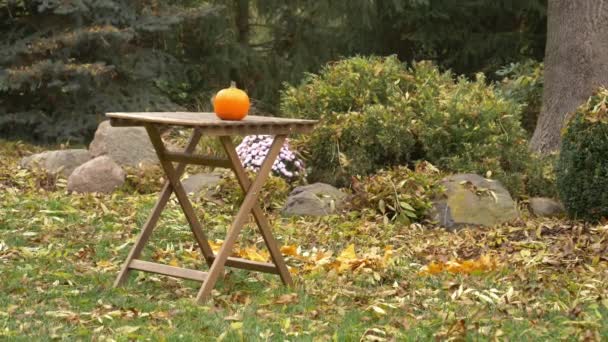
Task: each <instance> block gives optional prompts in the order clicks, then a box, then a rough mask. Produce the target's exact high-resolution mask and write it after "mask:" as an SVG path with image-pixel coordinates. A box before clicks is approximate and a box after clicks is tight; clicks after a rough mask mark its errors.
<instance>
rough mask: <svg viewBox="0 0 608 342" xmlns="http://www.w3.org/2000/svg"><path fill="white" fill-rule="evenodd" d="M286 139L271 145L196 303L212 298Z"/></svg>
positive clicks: (281, 137) (283, 138)
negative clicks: (218, 280) (220, 276)
mask: <svg viewBox="0 0 608 342" xmlns="http://www.w3.org/2000/svg"><path fill="white" fill-rule="evenodd" d="M286 138H287V137H286V136H285V135H278V136H276V137H275V138H274V140H273V142H272V144H271V145H270V148H269V149H268V154H267V155H266V158H265V159H264V162H263V163H262V166H261V167H260V170H259V171H258V175H257V177H256V178H255V180H254V181H253V183H251V185H250V186H249V189H247V194H246V195H245V198H244V199H243V203H242V204H241V207H240V208H239V211H238V212H237V213H236V216H235V217H234V220H233V221H232V224H231V225H230V228H229V229H228V235H227V236H226V239H225V240H224V244H222V247H220V250H219V252H218V253H217V255H216V256H215V258H214V259H215V260H214V261H213V264H212V265H211V268H210V269H209V275H208V277H207V280H206V281H205V282H204V283H203V286H202V287H201V289H200V290H199V291H198V294H197V296H196V301H197V302H198V303H202V302H204V301H205V300H207V299H209V297H210V296H211V290H212V289H213V286H215V282H216V281H217V278H218V277H219V275H220V273H221V272H222V271H223V270H224V265H225V263H226V261H227V260H228V257H229V256H230V254H231V251H232V247H233V246H234V242H235V241H236V238H237V237H238V235H239V233H240V232H241V229H242V228H243V224H245V221H246V220H247V217H248V216H249V212H251V209H252V208H253V206H254V205H255V204H256V202H257V198H258V196H259V195H260V189H262V186H263V185H264V182H265V181H266V179H267V178H268V176H269V174H270V170H271V168H272V164H274V161H275V160H276V158H277V156H278V155H279V152H280V150H281V147H282V146H283V143H284V142H285V139H286Z"/></svg>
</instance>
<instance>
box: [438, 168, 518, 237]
mask: <svg viewBox="0 0 608 342" xmlns="http://www.w3.org/2000/svg"><path fill="white" fill-rule="evenodd" d="M441 183H442V185H443V186H444V187H445V193H444V194H443V196H442V197H441V198H438V199H437V200H436V201H435V202H434V204H433V210H432V214H431V217H432V219H433V220H435V221H437V222H438V223H439V224H440V225H442V226H444V227H446V228H448V229H455V228H461V227H464V226H471V225H472V226H486V227H491V226H495V225H499V224H503V223H507V222H511V221H514V220H516V219H517V218H519V213H518V211H517V206H516V203H515V201H513V199H512V198H511V194H510V193H509V191H507V189H505V188H504V187H503V186H502V184H501V183H500V182H498V181H496V180H489V179H486V178H483V177H481V176H478V175H475V174H457V175H453V176H450V177H447V178H444V179H443V180H442V181H441Z"/></svg>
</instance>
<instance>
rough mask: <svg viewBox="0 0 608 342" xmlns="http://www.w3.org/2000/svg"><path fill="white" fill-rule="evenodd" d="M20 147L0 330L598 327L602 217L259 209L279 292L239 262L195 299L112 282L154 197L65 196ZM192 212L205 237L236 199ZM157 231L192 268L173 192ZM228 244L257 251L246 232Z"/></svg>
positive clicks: (2, 168)
mask: <svg viewBox="0 0 608 342" xmlns="http://www.w3.org/2000/svg"><path fill="white" fill-rule="evenodd" d="M34 149H35V148H34V147H31V146H26V145H21V144H16V143H7V142H0V155H1V158H0V277H1V278H2V281H1V282H0V339H4V338H9V339H13V338H16V339H19V338H22V339H24V340H25V339H29V338H28V336H29V337H35V338H37V339H38V338H48V339H50V338H60V339H66V340H73V339H75V338H81V339H86V340H89V339H94V340H110V339H114V340H128V339H145V338H146V337H150V338H152V339H154V340H157V339H160V340H162V339H166V340H174V339H178V338H183V339H185V340H202V339H209V338H218V337H219V338H220V339H224V340H230V341H232V340H235V341H238V340H318V341H325V340H331V339H334V340H340V341H342V340H344V341H350V340H359V339H363V340H371V341H374V340H375V341H380V340H393V339H397V340H404V339H421V340H427V339H433V338H436V339H439V340H444V339H446V340H448V339H456V340H459V339H471V340H475V339H491V338H495V337H496V338H498V339H508V340H522V339H525V340H554V339H582V340H601V339H604V340H606V339H608V287H607V286H606V285H605V284H606V283H607V282H608V226H604V225H596V226H592V225H585V224H582V223H572V222H567V221H548V220H547V221H542V220H527V221H523V220H522V222H520V223H518V224H516V225H513V226H503V227H496V228H492V229H470V230H469V229H465V230H461V231H459V232H456V233H450V232H446V231H444V230H441V229H434V228H432V227H424V226H421V225H410V226H400V225H392V224H384V223H382V219H381V218H374V217H373V216H372V215H370V214H368V213H350V214H345V215H342V216H334V217H328V218H322V219H283V218H280V217H278V216H277V215H275V214H271V218H272V219H271V222H272V224H273V226H274V229H275V232H276V236H277V237H278V238H279V239H280V241H281V243H282V244H283V245H284V246H285V247H284V248H283V251H284V253H285V254H286V255H287V262H288V264H289V265H290V266H291V267H292V269H293V272H294V277H295V280H296V286H295V288H293V289H288V288H284V287H283V286H282V285H281V283H280V280H279V278H278V277H276V276H271V275H261V274H256V273H249V272H245V271H240V270H236V271H234V270H231V271H230V272H229V273H227V275H226V277H225V279H223V280H222V281H221V282H220V283H219V284H218V286H217V288H216V291H214V293H213V300H212V301H211V302H210V303H208V304H207V305H202V306H198V305H195V304H193V302H192V299H193V297H194V296H195V295H196V292H197V290H198V283H196V282H190V281H182V280H176V279H172V278H167V277H164V276H156V275H152V274H144V273H135V272H134V273H133V274H132V276H131V277H130V280H129V282H128V284H127V285H126V287H124V288H120V289H113V288H112V282H113V280H114V278H115V276H116V274H117V272H118V269H119V267H120V265H121V263H122V261H123V260H124V258H125V256H126V254H127V252H128V250H129V248H130V247H131V245H132V242H133V240H134V238H135V236H136V234H137V233H138V232H139V228H140V227H141V225H142V224H143V222H144V220H145V218H146V215H147V213H148V212H149V210H150V208H151V206H152V204H153V203H154V200H155V198H156V195H155V194H154V193H149V194H138V193H136V192H135V191H133V190H132V188H125V189H124V190H123V191H119V192H117V193H115V194H113V195H96V196H93V195H67V193H66V191H65V181H63V180H59V181H57V182H56V181H55V180H54V179H52V178H48V177H45V176H44V175H40V174H36V173H31V172H28V171H25V170H19V169H18V166H17V165H18V160H19V157H20V155H22V154H24V153H29V152H31V151H33V150H34ZM156 183H158V180H156ZM156 183H154V184H156ZM41 187H42V188H41ZM196 210H197V213H198V214H199V216H200V217H201V218H203V221H204V225H205V226H206V227H208V229H209V230H210V231H211V234H210V239H211V240H212V242H214V244H216V245H218V243H217V241H216V239H221V238H222V237H223V236H224V234H225V229H226V226H227V225H228V224H229V222H230V219H231V215H232V213H234V211H235V210H236V209H235V205H234V204H233V205H225V206H220V205H218V204H216V203H213V202H205V201H202V202H198V203H197V205H196ZM161 227H162V228H161V229H159V230H157V231H156V232H155V234H154V235H153V238H152V240H151V244H150V245H148V246H149V247H148V248H147V249H146V251H145V253H144V254H145V258H147V259H148V260H156V261H158V262H164V263H169V264H173V265H180V266H183V267H190V268H201V269H204V268H205V267H204V266H203V263H202V262H201V257H200V253H198V251H196V249H195V246H194V245H193V243H192V239H191V238H190V232H189V230H188V229H187V226H186V222H185V220H184V218H183V216H182V215H181V212H180V211H179V209H178V205H177V204H176V203H175V202H174V201H173V202H171V203H170V205H169V210H167V211H165V213H164V214H163V216H162V219H161ZM239 246H240V248H239V250H238V251H237V253H238V254H239V255H241V256H244V257H249V258H253V259H264V258H266V256H267V255H266V254H265V253H264V250H263V248H262V242H261V239H260V238H259V237H258V235H257V234H255V232H253V231H252V230H251V229H248V230H246V232H245V236H244V239H242V241H240V243H239Z"/></svg>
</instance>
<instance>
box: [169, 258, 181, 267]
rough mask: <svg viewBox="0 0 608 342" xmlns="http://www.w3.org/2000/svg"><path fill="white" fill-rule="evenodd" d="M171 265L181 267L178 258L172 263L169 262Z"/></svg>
mask: <svg viewBox="0 0 608 342" xmlns="http://www.w3.org/2000/svg"><path fill="white" fill-rule="evenodd" d="M169 265H170V266H175V267H179V261H178V260H177V259H176V258H173V259H171V261H169Z"/></svg>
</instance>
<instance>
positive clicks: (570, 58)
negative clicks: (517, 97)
mask: <svg viewBox="0 0 608 342" xmlns="http://www.w3.org/2000/svg"><path fill="white" fill-rule="evenodd" d="M601 85H603V86H608V0H549V7H548V20H547V46H546V50H545V88H544V92H543V107H542V110H541V113H540V116H539V118H538V123H537V125H536V130H535V131H534V135H533V136H532V140H531V142H530V147H531V149H532V150H533V151H536V152H540V153H543V154H546V153H550V152H552V151H556V150H559V148H560V143H561V130H562V127H563V125H564V122H565V121H566V118H567V116H568V114H569V113H571V112H573V111H574V110H576V108H577V107H578V106H579V105H581V104H582V103H584V102H585V101H586V100H587V98H588V97H589V96H591V94H592V93H593V91H594V90H595V89H597V87H599V86H601Z"/></svg>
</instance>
